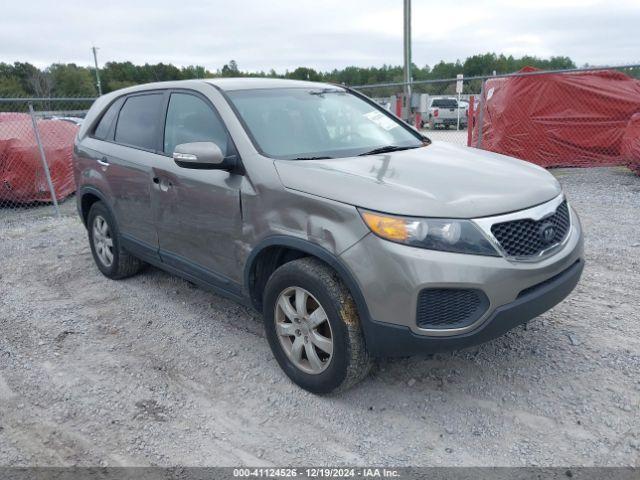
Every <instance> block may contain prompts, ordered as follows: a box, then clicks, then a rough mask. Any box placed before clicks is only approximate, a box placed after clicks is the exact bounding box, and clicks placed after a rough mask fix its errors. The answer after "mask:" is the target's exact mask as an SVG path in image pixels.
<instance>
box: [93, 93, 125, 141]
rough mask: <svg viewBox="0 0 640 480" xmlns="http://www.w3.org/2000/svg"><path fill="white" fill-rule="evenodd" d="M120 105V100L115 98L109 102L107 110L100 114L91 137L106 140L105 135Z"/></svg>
mask: <svg viewBox="0 0 640 480" xmlns="http://www.w3.org/2000/svg"><path fill="white" fill-rule="evenodd" d="M121 106H122V101H121V100H116V101H115V102H113V103H112V104H111V106H110V107H109V108H108V109H107V111H106V112H105V113H104V115H102V118H101V119H100V121H99V122H98V125H97V126H96V129H95V130H94V131H93V137H94V138H97V139H98V140H108V138H107V136H108V135H109V132H110V131H111V126H112V125H113V122H114V120H115V119H116V117H117V116H118V110H119V109H120V107H121Z"/></svg>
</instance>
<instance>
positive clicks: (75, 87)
mask: <svg viewBox="0 0 640 480" xmlns="http://www.w3.org/2000/svg"><path fill="white" fill-rule="evenodd" d="M525 66H532V67H537V68H540V69H544V70H557V69H564V68H575V67H576V64H575V63H574V62H573V60H571V59H570V58H569V57H561V56H559V57H551V58H548V59H543V58H538V57H533V56H523V57H519V58H516V57H514V56H512V55H509V56H505V55H502V54H501V55H497V54H495V53H486V54H481V55H474V56H471V57H468V58H467V59H465V60H464V61H460V60H458V61H456V62H445V61H440V62H439V63H437V64H435V65H433V66H432V67H431V66H429V65H424V66H422V67H420V66H417V65H413V66H412V77H413V79H414V80H431V79H450V78H455V76H456V75H457V74H459V73H462V74H464V76H465V77H469V76H478V75H492V74H493V73H494V72H495V73H498V74H501V73H510V72H515V71H517V70H520V69H521V68H523V67H525ZM99 73H100V79H101V84H102V92H103V93H107V92H111V91H113V90H117V89H120V88H124V87H128V86H131V85H137V84H141V83H148V82H160V81H167V80H186V79H194V78H212V77H272V78H290V79H297V80H311V81H322V82H331V83H338V84H344V85H367V84H377V83H390V82H401V81H402V67H401V66H394V65H382V66H381V67H355V66H352V67H346V68H343V69H333V70H331V71H326V72H322V71H317V70H315V69H313V68H308V67H298V68H296V69H295V70H292V71H289V70H287V71H285V72H284V73H278V72H276V71H275V70H273V69H271V70H270V71H268V72H264V71H259V72H248V71H242V70H240V68H239V67H238V64H237V63H236V62H235V61H234V60H231V61H230V62H229V63H227V64H225V65H223V66H222V68H220V69H218V70H216V71H210V70H208V69H206V68H205V67H202V66H197V65H195V66H187V67H176V66H175V65H171V64H167V63H157V64H149V63H145V64H144V65H135V64H133V63H132V62H107V63H105V64H104V66H103V67H101V68H100V72H99ZM453 88H454V85H453V84H436V85H426V86H421V87H417V91H423V92H427V93H453V91H452V90H453ZM465 89H466V90H468V91H469V92H475V91H476V90H477V85H475V84H474V83H473V82H470V83H468V84H467V85H465ZM398 90H399V88H398V87H393V88H378V89H373V90H368V91H367V93H368V94H373V95H389V94H392V93H395V92H396V91H398ZM97 93H98V91H97V87H96V76H95V69H94V68H93V67H85V66H79V65H76V64H75V63H66V64H63V63H54V64H52V65H50V66H48V67H46V68H37V67H36V66H34V65H32V64H30V63H27V62H15V63H13V64H9V63H4V62H1V63H0V97H5V98H6V97H32V96H33V97H93V96H96V95H97Z"/></svg>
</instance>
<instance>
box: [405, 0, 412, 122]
mask: <svg viewBox="0 0 640 480" xmlns="http://www.w3.org/2000/svg"><path fill="white" fill-rule="evenodd" d="M404 105H405V108H404V112H403V115H404V119H405V120H407V121H409V120H410V117H411V0H404Z"/></svg>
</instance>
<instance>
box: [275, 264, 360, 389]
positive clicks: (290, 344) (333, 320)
mask: <svg viewBox="0 0 640 480" xmlns="http://www.w3.org/2000/svg"><path fill="white" fill-rule="evenodd" d="M304 292H306V294H307V295H306V296H305V295H304ZM301 293H302V294H303V295H302V297H300V298H303V299H304V301H301V302H300V305H302V304H304V306H303V311H306V312H308V318H302V317H304V315H302V313H303V312H302V311H301V310H300V309H299V308H298V304H297V303H296V302H297V299H298V298H299V295H300V294H301ZM263 300H264V302H263V306H264V307H263V312H264V313H263V315H264V323H265V331H266V336H267V339H268V341H269V345H270V347H271V351H272V352H273V355H274V356H275V358H276V360H277V361H278V364H279V365H280V367H281V368H282V370H284V372H285V374H286V375H287V376H288V377H289V378H290V379H291V380H292V381H293V382H294V383H295V384H296V385H298V386H300V387H302V388H303V389H305V390H308V391H309V392H312V393H317V394H326V393H330V392H335V391H338V390H345V389H347V388H349V387H351V386H353V385H355V384H356V383H358V382H359V381H360V380H362V379H363V378H365V377H366V376H367V374H368V373H369V371H370V370H371V366H372V359H371V358H370V357H369V354H368V352H367V349H366V345H365V341H364V336H363V334H362V329H361V326H360V318H359V317H358V312H357V309H356V305H355V302H354V301H353V298H352V297H351V294H350V293H349V290H348V288H347V287H346V286H345V285H344V283H343V282H342V281H341V280H340V278H339V277H338V275H337V273H336V272H335V271H334V270H332V269H331V268H329V267H328V266H327V265H326V264H324V263H322V262H321V261H319V260H317V259H315V258H302V259H299V260H294V261H291V262H288V263H286V264H284V265H283V266H281V267H280V268H278V269H277V270H276V271H275V272H274V273H273V274H272V275H271V277H270V278H269V280H268V282H267V285H266V287H265V290H264V296H263ZM286 302H288V305H289V307H291V310H289V309H288V308H287V307H286ZM282 305H285V308H282ZM285 310H287V311H288V313H289V314H291V316H293V317H295V316H297V315H298V314H301V315H300V317H299V318H298V323H294V322H295V318H291V316H287V315H286V314H285ZM320 310H322V312H321V311H320ZM322 313H324V314H325V315H324V316H323V315H322ZM322 318H326V320H324V321H322V322H321V323H319V325H318V326H317V327H314V329H313V330H312V329H311V327H313V325H314V324H315V323H318V322H319V321H320V319H322ZM279 332H280V333H279ZM307 338H308V341H305V340H306V339H307ZM327 339H329V340H331V344H332V347H331V348H330V349H327V345H328V344H327V343H326V340H327ZM301 342H303V343H301ZM296 344H297V345H298V348H296ZM300 345H301V346H300ZM327 350H331V352H330V353H327ZM296 352H299V354H298V355H296ZM314 352H315V355H314ZM296 357H299V358H298V359H297V360H296ZM314 358H315V362H314V361H312V359H314ZM318 359H319V360H320V364H318V362H317V360H318Z"/></svg>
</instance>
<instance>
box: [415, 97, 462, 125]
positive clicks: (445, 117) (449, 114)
mask: <svg viewBox="0 0 640 480" xmlns="http://www.w3.org/2000/svg"><path fill="white" fill-rule="evenodd" d="M457 125H458V101H457V100H456V99H455V98H432V99H430V101H429V109H428V114H427V118H426V119H425V120H424V121H423V126H425V127H426V126H428V127H429V128H430V129H432V130H433V129H435V128H440V127H442V128H446V129H449V127H451V126H453V127H454V128H455V127H456V126H457ZM460 128H467V110H466V109H460Z"/></svg>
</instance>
